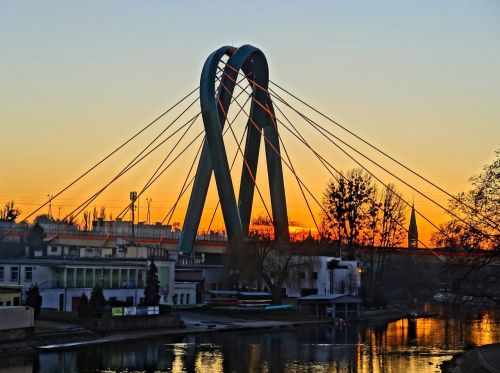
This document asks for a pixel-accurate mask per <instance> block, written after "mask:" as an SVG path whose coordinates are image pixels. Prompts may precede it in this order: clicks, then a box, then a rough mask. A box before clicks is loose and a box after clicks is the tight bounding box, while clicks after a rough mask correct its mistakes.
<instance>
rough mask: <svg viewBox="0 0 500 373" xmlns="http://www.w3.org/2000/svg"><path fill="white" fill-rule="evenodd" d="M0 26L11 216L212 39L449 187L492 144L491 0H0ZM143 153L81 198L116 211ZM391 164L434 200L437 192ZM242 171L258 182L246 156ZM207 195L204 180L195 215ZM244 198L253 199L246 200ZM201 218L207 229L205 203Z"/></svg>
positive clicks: (196, 63) (131, 117)
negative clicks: (121, 175)
mask: <svg viewBox="0 0 500 373" xmlns="http://www.w3.org/2000/svg"><path fill="white" fill-rule="evenodd" d="M284 4H286V5H284ZM0 33H1V35H2V38H0V81H1V82H2V88H1V89H0V128H1V133H2V140H3V141H2V150H3V154H4V157H3V160H2V161H1V162H0V204H2V205H3V204H4V203H5V202H6V201H10V200H14V201H15V202H16V204H18V205H19V206H20V207H21V209H22V212H23V215H22V216H21V218H22V217H23V216H25V215H26V214H27V213H29V212H30V211H31V210H32V209H34V208H35V207H36V206H37V205H39V204H41V203H43V202H45V201H46V200H47V195H48V194H55V193H56V192H57V191H58V190H59V189H61V188H62V187H63V186H64V185H66V184H67V183H68V182H69V181H71V180H72V179H74V178H75V177H76V176H78V175H79V174H81V173H82V172H83V171H84V170H85V169H86V168H88V167H89V166H90V165H92V164H93V163H95V162H96V161H97V160H98V159H100V158H102V157H103V156H104V155H105V154H107V153H108V152H109V151H110V150H111V149H112V148H114V147H115V146H117V145H119V144H120V143H122V142H123V141H124V140H125V139H126V138H128V137H129V136H130V135H131V134H133V133H134V132H135V131H137V130H138V129H140V128H141V127H143V126H144V125H145V124H146V123H148V122H149V121H150V120H151V119H153V118H154V117H155V116H157V115H158V114H159V113H161V112H162V111H163V110H165V109H166V108H168V107H169V106H171V105H172V104H173V103H174V102H176V101H177V100H178V99H179V98H180V97H182V96H183V95H184V94H185V93H187V92H188V91H190V90H191V89H193V88H194V87H196V86H197V85H198V84H199V76H200V72H201V67H202V66H203V63H204V61H205V58H206V57H207V56H208V54H209V53H210V52H212V51H213V50H215V49H216V48H218V47H220V46H222V45H225V44H229V45H235V46H240V45H242V44H247V43H248V44H253V45H255V46H257V47H259V48H261V49H262V50H263V52H264V53H265V54H266V56H267V58H268V62H269V65H270V74H271V79H272V80H273V81H275V82H277V83H279V84H282V85H283V86H285V87H286V88H288V89H290V90H291V91H292V92H294V93H296V94H298V95H299V96H300V97H301V98H303V99H305V100H306V101H307V102H309V103H311V104H313V105H314V106H315V107H317V108H318V109H321V110H322V111H324V112H325V113H327V114H328V115H330V116H332V117H333V118H334V119H336V120H338V121H339V122H340V123H341V124H342V125H344V126H346V127H347V128H349V129H351V130H353V131H354V132H356V133H357V134H359V135H360V136H362V137H363V138H365V139H367V140H369V141H371V142H372V143H373V144H375V145H377V146H380V147H381V148H382V149H383V150H385V151H387V152H388V153H389V154H391V155H393V156H396V157H397V158H398V159H399V160H401V161H402V162H403V163H405V164H407V165H408V166H410V167H412V168H413V169H414V170H416V171H418V172H420V173H422V174H423V175H425V176H426V177H428V178H430V179H431V180H432V181H434V182H436V183H437V184H438V185H440V186H442V187H444V188H445V189H446V190H447V191H449V192H450V193H457V192H460V191H464V190H467V189H468V188H469V184H468V180H469V178H470V177H471V176H473V175H475V174H478V173H479V172H481V170H482V167H483V166H484V165H485V164H487V163H489V162H490V161H491V160H492V159H493V157H494V151H495V150H496V149H498V148H499V147H500V105H499V102H500V69H499V68H498V66H500V3H499V2H498V1H495V0H489V1H487V0H484V1H474V2H471V1H451V0H445V1H440V2H435V1H420V2H411V1H399V2H394V1H380V2H376V3H375V2H370V1H359V2H340V1H317V2H314V3H313V4H311V3H310V2H305V1H290V2H286V3H281V2H275V3H269V2H264V1H255V2H252V3H251V4H250V3H241V4H240V3H236V2H230V1H213V2H209V3H206V2H202V1H182V2H181V1H169V2H165V1H149V2H141V3H138V2H134V1H106V2H101V1H85V2H83V1H81V2H64V1H43V2H40V1H15V2H14V1H7V0H0ZM197 126H200V127H199V128H200V129H201V128H202V124H201V122H197ZM158 128H160V127H158ZM335 131H336V132H335V133H338V134H339V135H341V134H342V132H338V131H337V130H335ZM282 133H283V132H282ZM342 135H343V134H342ZM151 136H152V135H151ZM151 136H150V137H151ZM310 136H312V132H311V133H310ZM287 141H289V142H290V152H291V154H292V156H293V157H295V158H296V159H297V160H296V162H297V168H298V171H299V172H301V174H302V175H303V178H304V180H305V181H307V182H308V185H311V189H312V190H314V191H315V193H316V194H317V195H318V196H319V197H321V195H322V192H323V190H324V188H325V187H326V184H327V182H328V179H329V176H328V175H327V174H326V173H324V172H321V171H320V170H319V166H313V165H312V163H310V162H309V161H308V160H307V159H301V153H300V151H301V150H300V148H299V147H298V146H297V145H295V143H294V142H293V141H292V140H287ZM353 143H354V142H353ZM315 146H316V147H317V149H318V151H320V152H322V154H325V155H329V156H330V157H331V160H332V162H334V163H335V165H336V167H338V168H339V169H341V170H343V171H347V170H348V169H350V168H352V167H353V164H352V162H349V161H348V160H347V159H346V158H345V157H344V156H342V155H341V154H340V153H339V152H335V151H334V150H333V149H332V148H331V145H328V144H327V143H325V142H320V141H317V143H315ZM134 149H135V150H137V149H140V146H139V145H136V146H135V148H134ZM166 149H167V150H168V148H166ZM195 151H196V150H195V149H193V151H192V153H191V155H187V156H186V158H183V159H182V160H180V164H179V165H178V166H176V168H174V169H173V170H172V171H173V173H172V174H170V176H166V177H165V178H162V179H160V180H159V182H158V185H156V184H155V187H154V188H152V190H151V192H148V193H146V195H145V196H144V199H143V200H142V202H141V216H143V217H144V219H145V217H146V209H145V206H146V201H145V197H149V198H152V199H153V202H152V204H151V207H152V221H153V222H154V221H156V220H161V219H162V218H163V217H164V215H165V214H166V212H167V211H166V210H168V208H169V207H170V206H171V204H172V203H173V202H174V200H175V198H176V196H177V194H178V192H179V188H180V186H181V184H182V181H183V178H184V176H185V173H186V172H187V170H185V169H186V168H187V167H188V166H189V164H190V162H191V158H192V157H193V156H194V153H195ZM363 151H365V150H363ZM131 154H134V153H133V152H127V154H124V155H123V156H120V157H118V158H117V161H118V160H120V161H121V164H120V163H118V162H116V163H110V165H109V166H105V167H104V168H103V169H102V170H99V171H98V172H96V173H95V175H92V176H91V177H89V178H86V179H85V180H83V181H82V183H81V185H79V186H78V187H77V188H75V190H73V191H71V192H68V193H67V194H64V195H63V196H62V198H61V199H60V200H55V201H54V202H53V207H52V211H53V214H54V215H56V216H57V214H58V213H59V207H61V215H63V214H65V213H66V212H68V211H70V207H71V206H72V205H75V204H77V203H78V202H80V201H82V200H83V199H85V198H86V197H88V196H89V195H91V194H93V193H94V192H95V190H96V189H97V188H98V187H99V186H100V185H102V184H103V183H104V182H105V181H107V180H108V178H109V174H110V173H111V172H116V171H117V170H119V168H120V167H121V166H122V164H123V162H125V161H126V160H128V159H129V158H130V157H131ZM367 154H368V155H369V156H370V157H372V158H373V159H378V158H377V156H376V155H375V154H373V152H369V151H367ZM261 159H263V158H261ZM316 164H317V163H316ZM155 166H156V163H155V162H153V161H151V162H150V163H148V164H147V166H145V167H143V169H141V170H139V171H138V172H137V173H135V174H134V175H131V176H130V177H127V178H125V179H124V181H123V182H121V183H119V184H118V185H117V186H116V187H114V189H112V190H110V191H109V192H107V193H106V194H105V195H104V196H103V197H102V198H101V199H100V200H97V201H96V204H95V206H98V207H100V206H107V211H108V212H113V215H115V216H116V213H118V212H119V211H120V210H121V209H122V208H123V207H124V206H125V205H126V204H127V201H128V197H129V194H128V193H129V191H130V190H140V188H141V187H142V185H143V184H144V182H145V181H146V180H147V179H148V177H149V175H150V174H151V172H152V171H153V169H154V167H155ZM285 173H286V174H287V173H288V172H287V171H286V170H285ZM288 174H289V173H288ZM172 175H175V177H173V176H172ZM380 175H383V174H380ZM403 177H405V179H406V178H407V180H411V181H410V182H411V183H412V184H414V185H415V186H418V187H419V189H420V188H421V189H422V191H424V192H425V193H430V194H431V195H432V196H433V197H434V198H435V199H436V200H438V201H439V202H440V203H442V204H446V203H447V198H446V196H444V195H443V194H440V193H437V192H436V191H432V190H431V188H429V187H427V186H423V184H422V183H421V182H420V181H418V180H417V179H415V178H410V177H409V176H408V175H406V174H404V176H403ZM286 178H287V179H286V180H287V192H288V195H287V197H288V205H289V215H290V216H289V217H290V219H291V220H294V221H299V222H302V223H303V224H304V225H305V226H306V229H307V228H308V227H311V226H312V221H311V219H310V218H309V217H308V216H307V211H306V208H305V205H304V203H303V201H302V199H301V197H300V193H299V191H298V189H297V187H296V185H294V184H293V183H294V181H293V179H292V178H291V175H286ZM258 180H259V184H260V183H262V184H265V182H266V180H265V178H264V173H263V172H261V171H259V174H258ZM384 180H385V181H387V182H389V181H393V180H392V179H391V178H388V177H386V176H385V175H384ZM396 184H398V187H400V189H401V190H402V191H403V193H404V195H405V198H406V199H407V200H409V201H412V200H414V201H415V207H416V208H417V209H418V210H420V211H422V212H424V213H425V214H426V215H427V216H429V217H431V218H432V219H433V221H435V222H436V223H437V224H439V223H442V222H443V221H444V219H445V218H446V217H445V215H444V214H443V213H442V212H441V211H440V210H439V209H438V208H437V207H435V206H432V205H431V204H430V202H428V201H426V200H424V199H423V198H422V197H421V196H419V195H418V194H417V193H415V192H413V191H411V190H409V189H408V188H405V187H403V186H400V184H399V183H396ZM212 189H213V188H212ZM256 199H257V198H256ZM216 203H217V196H216V195H215V193H213V192H212V193H211V194H210V195H209V198H208V200H207V207H208V208H207V211H206V212H205V214H204V218H203V221H202V227H201V228H203V224H205V225H207V223H208V221H209V220H210V216H211V214H212V211H213V208H214V207H215V204H216ZM186 205H187V198H184V199H183V200H182V201H181V203H180V205H179V211H178V212H177V213H176V215H175V216H174V218H173V220H174V221H179V222H180V223H182V220H183V215H184V212H185V208H186ZM92 206H94V204H93V205H92ZM256 210H257V213H260V214H263V208H262V206H261V205H260V204H259V203H258V202H256ZM46 211H47V210H46V209H44V210H43V211H42V212H44V213H45V212H46ZM315 212H316V213H319V210H318V209H316V210H315ZM409 213H410V211H409V210H408V221H407V223H409ZM205 215H206V216H205ZM144 219H141V220H144ZM417 223H418V226H419V236H420V238H421V239H422V240H424V242H427V241H428V238H429V235H430V232H431V231H432V230H433V228H432V227H430V226H428V225H427V224H426V223H425V222H424V221H422V219H421V218H419V217H418V216H417ZM213 228H219V229H221V228H223V223H222V221H221V220H220V216H219V218H218V220H217V221H216V226H215V227H213Z"/></svg>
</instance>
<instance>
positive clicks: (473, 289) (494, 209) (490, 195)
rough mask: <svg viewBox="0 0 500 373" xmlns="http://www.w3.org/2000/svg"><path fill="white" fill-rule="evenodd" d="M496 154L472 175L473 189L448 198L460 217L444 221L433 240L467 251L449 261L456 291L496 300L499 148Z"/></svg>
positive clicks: (499, 227)
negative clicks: (477, 173) (464, 254)
mask: <svg viewBox="0 0 500 373" xmlns="http://www.w3.org/2000/svg"><path fill="white" fill-rule="evenodd" d="M495 155H496V158H495V160H494V161H493V162H492V163H490V164H487V165H486V166H484V168H483V171H482V172H481V173H480V174H479V175H476V176H473V177H472V178H471V184H472V188H471V189H470V190H469V191H468V192H462V193H459V194H458V195H457V196H455V197H456V199H451V200H450V203H449V209H450V210H451V211H452V212H453V213H454V214H455V215H456V216H458V217H459V218H460V219H458V218H457V217H452V218H451V219H450V220H449V221H448V222H447V223H445V224H443V225H442V226H441V227H440V231H439V232H436V233H434V234H433V236H432V241H433V243H434V244H435V245H436V246H441V247H446V248H449V249H452V250H453V249H454V250H465V252H466V253H468V254H469V255H466V256H465V257H455V258H453V259H450V260H449V270H450V273H453V275H454V281H453V288H454V291H455V292H457V293H459V294H462V295H467V296H472V297H473V298H476V299H477V298H484V299H486V300H493V301H495V302H499V301H500V289H499V287H498V283H499V281H500V271H499V270H498V268H499V266H500V150H497V151H496V152H495ZM469 206H470V207H473V209H471V208H469Z"/></svg>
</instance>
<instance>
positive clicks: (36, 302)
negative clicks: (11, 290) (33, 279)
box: [24, 285, 42, 318]
mask: <svg viewBox="0 0 500 373" xmlns="http://www.w3.org/2000/svg"><path fill="white" fill-rule="evenodd" d="M24 304H25V305H26V306H28V307H32V308H33V310H34V314H35V318H37V317H38V315H39V314H40V308H41V307H42V296H41V295H40V290H39V289H38V286H37V285H32V286H31V287H30V288H29V290H28V291H27V292H26V302H25V303H24Z"/></svg>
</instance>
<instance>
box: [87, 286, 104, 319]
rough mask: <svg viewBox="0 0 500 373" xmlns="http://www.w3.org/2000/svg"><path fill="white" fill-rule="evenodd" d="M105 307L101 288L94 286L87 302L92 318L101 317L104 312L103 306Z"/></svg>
mask: <svg viewBox="0 0 500 373" xmlns="http://www.w3.org/2000/svg"><path fill="white" fill-rule="evenodd" d="M105 305H106V299H105V298H104V293H103V290H102V287H100V286H96V287H94V288H93V289H92V293H91V294H90V301H89V311H90V316H92V317H96V318H99V317H102V313H103V311H104V306H105Z"/></svg>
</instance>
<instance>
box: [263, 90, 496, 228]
mask: <svg viewBox="0 0 500 373" xmlns="http://www.w3.org/2000/svg"><path fill="white" fill-rule="evenodd" d="M269 82H270V83H271V84H273V85H274V86H276V87H277V88H279V89H280V90H282V91H283V92H285V93H286V94H288V95H290V96H291V97H293V98H294V99H296V100H297V101H299V102H300V103H302V104H303V105H305V106H307V107H308V108H310V109H311V110H313V111H314V112H315V113H317V114H319V115H321V116H322V117H323V118H325V119H327V120H328V121H330V122H331V123H333V124H335V125H336V126H337V127H339V128H341V129H342V130H344V131H345V132H347V133H349V134H350V135H352V136H353V137H355V138H356V139H358V140H359V141H361V142H363V143H364V144H366V145H368V146H369V147H370V148H372V149H374V150H375V151H377V152H378V153H380V154H382V155H383V156H385V157H386V158H388V159H390V160H391V161H393V162H394V163H396V164H397V165H399V166H400V167H402V168H404V169H405V170H407V171H409V172H410V173H412V174H413V175H415V176H417V177H418V178H420V179H421V180H423V181H425V182H426V183H428V184H429V185H431V186H433V187H434V188H436V189H437V190H439V191H440V192H442V193H444V194H445V195H446V196H448V197H449V198H451V199H453V200H454V201H455V202H458V203H459V204H460V205H462V206H464V207H466V208H468V209H469V210H470V211H472V212H474V213H475V214H477V215H478V216H480V217H481V218H483V219H485V220H487V221H488V223H489V224H488V225H490V227H491V228H494V229H496V230H498V225H497V224H496V223H495V222H494V221H493V220H491V219H490V218H488V217H487V216H485V215H483V214H482V213H481V212H480V211H479V210H477V209H476V208H475V207H473V206H471V205H469V204H467V203H465V202H464V201H462V200H460V199H459V198H457V197H456V196H454V195H453V194H451V193H449V192H447V191H446V190H445V189H444V188H442V187H440V186H439V185H437V184H436V183H434V182H432V181H431V180H429V179H428V178H426V177H425V176H423V175H422V174H420V173H418V172H416V171H414V170H413V169H411V168H410V167H408V166H407V165H405V164H404V163H402V162H400V161H398V160H397V159H396V158H394V157H392V156H391V155H389V154H388V153H386V152H384V151H383V150H382V149H380V148H379V147H377V146H375V145H373V144H372V143H370V142H369V141H367V140H365V139H364V138H362V137H361V136H359V135H357V134H356V133H354V132H353V131H351V130H349V129H348V128H346V127H345V126H343V125H341V124H340V123H338V122H337V121H335V120H334V119H332V118H331V117H329V116H327V115H326V114H324V113H323V112H321V111H319V110H318V109H316V108H315V107H313V106H311V105H310V104H308V103H307V102H305V101H303V100H302V99H300V98H299V97H297V96H296V95H294V94H293V93H291V92H290V91H288V90H286V89H285V88H283V87H282V86H280V85H278V84H277V83H275V82H273V81H271V80H269ZM269 90H270V91H272V92H273V90H272V89H271V88H269ZM274 92H275V91H274Z"/></svg>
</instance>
